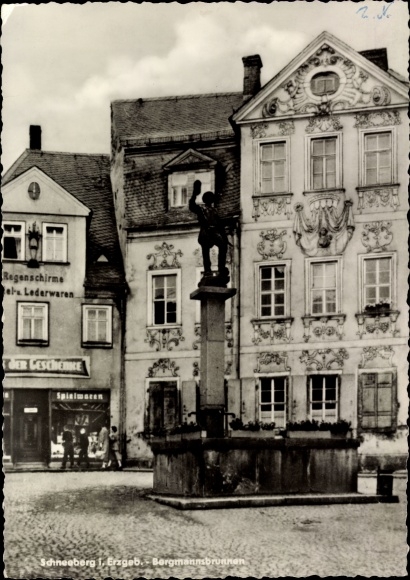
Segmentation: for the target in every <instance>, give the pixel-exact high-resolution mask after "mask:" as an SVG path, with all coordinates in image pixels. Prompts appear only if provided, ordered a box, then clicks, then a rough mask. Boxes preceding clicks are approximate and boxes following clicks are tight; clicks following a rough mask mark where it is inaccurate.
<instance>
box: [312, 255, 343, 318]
mask: <svg viewBox="0 0 410 580" xmlns="http://www.w3.org/2000/svg"><path fill="white" fill-rule="evenodd" d="M308 268H309V270H308V272H309V281H308V287H309V297H308V300H309V314H312V315H314V314H321V315H326V314H337V312H338V310H339V303H340V296H339V294H340V292H339V288H340V283H339V280H338V278H339V269H340V264H339V262H337V261H326V262H324V261H323V262H313V261H310V263H309V266H308Z"/></svg>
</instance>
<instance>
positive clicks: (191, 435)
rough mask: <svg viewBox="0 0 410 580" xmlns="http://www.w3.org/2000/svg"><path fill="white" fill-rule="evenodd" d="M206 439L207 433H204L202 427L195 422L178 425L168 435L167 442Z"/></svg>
mask: <svg viewBox="0 0 410 580" xmlns="http://www.w3.org/2000/svg"><path fill="white" fill-rule="evenodd" d="M204 437H206V431H202V430H201V427H200V426H199V425H198V424H197V423H194V422H193V421H191V422H190V423H187V422H185V423H182V424H181V425H177V426H176V427H174V429H171V431H170V432H169V433H167V435H166V439H167V441H182V440H185V441H188V440H189V441H191V440H193V439H203V438H204Z"/></svg>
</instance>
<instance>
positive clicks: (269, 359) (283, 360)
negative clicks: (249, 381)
mask: <svg viewBox="0 0 410 580" xmlns="http://www.w3.org/2000/svg"><path fill="white" fill-rule="evenodd" d="M269 366H271V367H273V370H278V371H280V370H283V371H290V370H291V369H290V367H288V355H287V353H286V352H261V353H260V354H259V355H258V358H257V361H256V368H255V369H254V371H253V372H254V373H260V372H262V370H263V372H269V370H268V369H266V368H264V369H262V368H261V367H269ZM278 367H279V368H278Z"/></svg>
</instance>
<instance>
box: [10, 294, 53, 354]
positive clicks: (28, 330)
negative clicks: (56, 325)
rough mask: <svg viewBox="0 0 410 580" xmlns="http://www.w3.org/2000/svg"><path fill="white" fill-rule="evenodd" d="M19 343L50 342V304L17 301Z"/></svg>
mask: <svg viewBox="0 0 410 580" xmlns="http://www.w3.org/2000/svg"><path fill="white" fill-rule="evenodd" d="M17 343H18V344H42V345H45V344H48V304H41V303H40V302H18V303H17Z"/></svg>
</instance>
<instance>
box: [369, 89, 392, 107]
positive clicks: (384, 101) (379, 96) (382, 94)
mask: <svg viewBox="0 0 410 580" xmlns="http://www.w3.org/2000/svg"><path fill="white" fill-rule="evenodd" d="M372 101H373V103H374V104H375V105H376V106H379V105H382V106H383V105H390V101H391V94H390V91H389V89H388V88H387V87H383V86H377V87H374V88H373V92H372Z"/></svg>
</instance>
